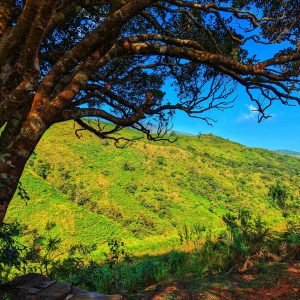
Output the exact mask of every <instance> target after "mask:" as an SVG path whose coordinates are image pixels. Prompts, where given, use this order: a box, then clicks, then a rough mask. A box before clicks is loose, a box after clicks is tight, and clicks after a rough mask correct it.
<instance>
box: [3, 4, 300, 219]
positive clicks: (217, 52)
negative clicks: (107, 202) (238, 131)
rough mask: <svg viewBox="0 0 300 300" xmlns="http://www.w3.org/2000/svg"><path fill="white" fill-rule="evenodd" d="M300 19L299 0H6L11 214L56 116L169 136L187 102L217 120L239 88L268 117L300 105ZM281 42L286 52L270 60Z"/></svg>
mask: <svg viewBox="0 0 300 300" xmlns="http://www.w3.org/2000/svg"><path fill="white" fill-rule="evenodd" d="M299 16H300V11H299V5H298V0H276V1H274V0H219V1H209V0H199V1H191V0H187V1H183V0H166V1H156V0H113V1H106V0H51V1H49V0H26V1H25V0H0V128H2V129H1V136H0V222H3V219H4V216H5V213H6V210H7V207H8V205H9V203H10V201H11V198H12V197H13V194H14V192H15V191H16V189H17V186H18V181H19V178H20V176H21V174H22V171H23V169H24V166H25V164H26V161H27V160H28V158H29V157H30V155H31V153H32V152H33V150H34V148H35V147H36V145H37V143H38V142H39V140H40V138H41V137H42V136H43V134H44V133H45V132H46V130H47V129H48V128H49V127H50V126H51V125H53V124H54V123H57V122H63V121H66V120H75V121H76V122H77V123H78V124H79V125H80V126H81V127H82V128H83V129H85V130H89V131H91V132H93V133H94V134H96V135H97V136H98V137H100V138H111V139H114V140H115V141H116V142H120V141H121V140H120V138H119V139H117V138H116V135H114V133H115V132H116V131H119V130H121V129H122V128H124V127H132V128H135V129H137V130H139V131H142V132H143V133H144V134H146V137H148V138H149V139H159V138H160V137H161V136H162V135H163V133H164V132H165V129H166V128H167V124H168V121H169V119H170V118H171V117H172V115H173V113H174V111H176V110H182V111H184V112H186V113H187V114H188V115H189V116H191V117H198V118H202V119H203V120H205V121H207V122H210V119H209V118H207V117H206V115H204V113H205V112H206V111H208V110H210V109H213V108H215V109H220V110H223V109H225V108H227V107H229V106H231V103H232V101H233V100H234V99H233V97H232V94H233V91H234V89H235V86H236V85H240V86H242V87H243V88H245V90H246V91H247V94H248V96H249V99H250V100H251V101H254V102H255V107H256V109H257V111H258V113H259V120H261V119H263V118H265V117H268V115H267V112H266V109H267V108H268V107H269V106H271V105H272V103H274V102H275V101H276V102H281V103H282V104H283V105H296V104H300V99H299V62H300V50H299V49H300V46H299V38H300V37H299V32H300V31H299V29H300V25H299V24H300V22H299ZM270 44H278V47H277V49H278V51H277V53H276V54H274V53H273V54H270V57H269V59H266V60H260V59H259V58H260V56H259V53H256V52H258V51H259V50H257V49H261V46H263V47H266V49H268V48H267V47H268V46H267V45H270ZM249 49H250V50H251V51H250V50H249ZM273 49H274V48H273ZM257 54H258V55H257ZM166 83H167V84H170V85H172V86H174V89H175V90H176V91H177V95H178V96H177V97H176V99H171V101H169V102H168V101H167V100H166V99H165V97H164V93H163V92H162V89H163V85H164V84H166ZM297 93H298V94H297ZM88 118H93V119H99V120H100V122H89V121H88ZM103 121H104V122H109V123H112V124H114V126H113V127H109V129H107V126H102V123H101V122H103ZM150 123H152V124H154V125H155V126H152V127H151V125H150ZM153 128H157V129H158V132H157V133H156V134H153ZM124 141H126V140H124Z"/></svg>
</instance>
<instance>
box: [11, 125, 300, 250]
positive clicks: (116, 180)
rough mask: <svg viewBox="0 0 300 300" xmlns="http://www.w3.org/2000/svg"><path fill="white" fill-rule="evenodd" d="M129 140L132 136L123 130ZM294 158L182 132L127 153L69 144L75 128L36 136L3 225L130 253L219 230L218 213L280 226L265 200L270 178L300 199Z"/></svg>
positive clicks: (298, 163)
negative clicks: (189, 231) (190, 232)
mask: <svg viewBox="0 0 300 300" xmlns="http://www.w3.org/2000/svg"><path fill="white" fill-rule="evenodd" d="M125 134H126V135H127V136H134V135H135V134H136V133H135V132H133V131H129V130H127V131H125ZM299 179H300V160H299V159H297V158H293V157H287V156H282V155H278V154H276V153H273V152H270V151H266V150H262V149H250V148H247V147H244V146H242V145H239V144H236V143H233V142H230V141H228V140H224V139H221V138H219V137H215V136H212V135H202V136H200V137H192V136H184V135H180V137H179V140H178V141H177V142H176V143H175V144H169V143H167V142H160V143H151V142H148V141H146V140H142V141H139V142H136V143H134V144H133V145H131V146H129V147H128V148H125V149H117V148H115V146H114V145H113V143H110V142H109V143H108V142H107V141H103V140H99V139H97V138H95V137H93V136H92V135H90V134H89V133H86V132H83V136H82V137H81V138H80V139H77V138H76V137H75V135H74V128H73V123H71V122H70V123H66V124H59V125H56V126H54V127H53V128H51V129H50V130H49V131H48V132H47V134H46V135H45V136H44V138H43V139H42V141H41V142H40V144H39V146H38V147H37V149H36V151H35V154H34V155H33V156H32V158H31V160H30V161H29V163H28V165H27V167H26V170H25V172H24V174H23V177H22V179H21V181H22V184H23V187H24V188H25V190H26V191H27V193H28V194H29V196H30V197H31V200H30V201H29V203H28V204H27V205H26V204H25V202H24V201H22V200H20V199H19V198H18V196H16V197H15V199H14V200H13V203H12V205H11V206H10V209H9V212H8V216H7V220H10V221H13V220H17V221H19V222H21V223H25V224H28V225H29V226H30V228H37V229H38V230H39V231H40V232H41V233H43V232H44V230H45V227H46V225H47V224H48V225H49V223H50V222H52V223H53V224H51V225H52V226H51V227H53V228H52V229H51V233H53V234H57V233H59V234H61V236H62V238H63V240H64V242H65V243H66V244H72V243H78V242H83V243H97V244H98V245H100V248H101V245H103V244H104V242H105V241H106V240H107V239H109V238H112V237H113V238H121V239H123V240H124V241H126V242H127V243H126V244H127V245H128V246H129V248H130V249H131V251H133V252H135V253H136V254H137V253H139V254H145V253H150V252H151V253H155V252H156V253H159V252H162V251H164V249H165V250H167V249H170V248H171V247H173V246H174V245H176V244H178V234H177V230H178V228H179V229H180V228H182V226H184V225H185V224H187V225H189V226H193V225H195V224H205V225H206V226H207V227H208V228H210V229H211V231H212V233H218V232H220V231H221V230H222V229H223V228H224V224H223V222H222V219H221V217H222V215H224V214H225V213H227V212H228V211H233V212H236V211H237V210H238V209H239V208H241V207H243V208H248V209H250V210H251V211H252V212H253V213H254V214H255V215H258V216H261V217H262V218H263V220H265V221H266V222H268V223H269V224H270V226H272V227H274V228H276V229H281V228H284V226H285V225H284V219H283V217H282V215H281V212H280V210H279V209H277V208H275V207H274V206H273V205H272V203H271V202H270V200H268V199H267V198H268V197H267V194H268V188H269V186H270V185H272V184H274V183H275V182H276V181H278V180H279V181H282V182H283V183H284V184H286V185H287V186H288V187H289V190H290V192H291V194H293V195H294V199H300V180H299Z"/></svg>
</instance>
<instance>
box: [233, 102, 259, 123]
mask: <svg viewBox="0 0 300 300" xmlns="http://www.w3.org/2000/svg"><path fill="white" fill-rule="evenodd" d="M246 107H247V108H248V112H247V113H243V114H241V115H240V116H239V117H238V118H237V121H238V122H240V123H242V122H253V121H255V122H257V117H258V112H257V108H256V107H255V106H253V105H247V106H246Z"/></svg>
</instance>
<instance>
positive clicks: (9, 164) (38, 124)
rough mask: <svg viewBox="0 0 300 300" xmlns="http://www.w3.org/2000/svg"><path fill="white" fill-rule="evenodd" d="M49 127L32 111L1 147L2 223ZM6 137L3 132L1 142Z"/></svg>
mask: <svg viewBox="0 0 300 300" xmlns="http://www.w3.org/2000/svg"><path fill="white" fill-rule="evenodd" d="M15 122H17V121H15ZM48 127H49V126H47V125H46V123H45V121H44V120H43V119H42V118H41V117H40V116H39V115H38V114H37V113H34V112H31V113H30V114H29V117H28V118H27V120H26V121H25V122H24V123H23V125H22V126H21V129H20V130H19V132H18V133H17V134H16V136H15V137H14V138H13V137H12V136H11V135H10V138H11V142H10V143H9V144H8V145H7V147H2V149H1V152H0V224H2V223H3V220H4V217H5V214H6V211H7V208H8V206H9V203H10V201H11V199H12V197H13V195H14V193H15V191H16V190H17V187H18V182H19V179H20V177H21V175H22V172H23V170H24V167H25V165H26V162H27V160H28V159H29V157H30V155H31V154H32V152H33V150H34V148H35V147H36V145H37V143H38V142H39V140H40V139H41V137H42V135H43V134H44V133H45V131H46V130H47V128H48ZM10 129H11V128H10ZM5 139H7V136H6V135H5V132H3V133H2V135H1V138H0V143H1V144H5V143H6V142H7V140H5ZM6 144H7V143H6Z"/></svg>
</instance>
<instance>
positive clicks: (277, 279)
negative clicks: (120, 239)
mask: <svg viewBox="0 0 300 300" xmlns="http://www.w3.org/2000/svg"><path fill="white" fill-rule="evenodd" d="M142 299H143V300H148V299H149V300H150V299H152V300H163V299H164V300H165V299H211V300H219V299H222V300H254V299H255V300H269V299H272V300H274V299H287V300H290V299H291V300H296V299H297V300H300V262H299V261H298V262H290V263H280V264H272V265H271V264H269V265H262V266H260V267H256V268H255V269H252V270H251V271H249V272H247V273H245V274H243V275H241V274H231V275H228V276H226V277H224V276H223V277H222V276H218V277H211V278H204V279H203V280H202V281H201V282H200V281H199V282H198V283H196V282H194V283H190V282H184V281H183V282H180V283H176V284H170V285H167V286H164V287H162V286H160V287H155V288H153V290H152V291H148V292H147V293H146V294H145V295H144V297H142Z"/></svg>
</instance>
